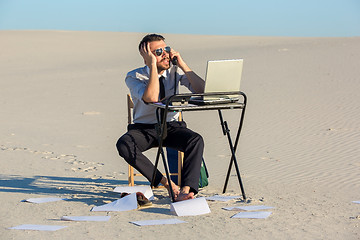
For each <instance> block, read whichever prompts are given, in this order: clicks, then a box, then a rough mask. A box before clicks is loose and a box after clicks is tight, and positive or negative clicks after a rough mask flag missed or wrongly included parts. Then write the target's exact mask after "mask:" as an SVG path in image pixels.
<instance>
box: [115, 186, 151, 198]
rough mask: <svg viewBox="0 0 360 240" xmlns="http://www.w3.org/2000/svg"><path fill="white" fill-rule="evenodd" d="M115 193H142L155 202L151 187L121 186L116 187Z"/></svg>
mask: <svg viewBox="0 0 360 240" xmlns="http://www.w3.org/2000/svg"><path fill="white" fill-rule="evenodd" d="M114 192H119V193H122V192H127V193H136V192H142V193H143V194H144V195H145V197H146V198H147V199H149V200H150V201H151V200H154V194H153V191H152V189H151V187H150V186H148V185H147V186H133V187H130V186H120V187H116V188H115V189H114Z"/></svg>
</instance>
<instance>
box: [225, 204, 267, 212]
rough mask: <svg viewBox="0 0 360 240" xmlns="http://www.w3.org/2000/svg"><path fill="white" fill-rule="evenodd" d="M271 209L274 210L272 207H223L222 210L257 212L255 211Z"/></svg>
mask: <svg viewBox="0 0 360 240" xmlns="http://www.w3.org/2000/svg"><path fill="white" fill-rule="evenodd" d="M272 208H274V207H269V206H264V205H257V206H238V207H224V208H223V209H225V210H228V211H237V210H244V211H257V210H266V209H272Z"/></svg>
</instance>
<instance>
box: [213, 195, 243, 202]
mask: <svg viewBox="0 0 360 240" xmlns="http://www.w3.org/2000/svg"><path fill="white" fill-rule="evenodd" d="M238 198H241V196H221V195H214V196H212V197H206V200H209V201H222V202H227V201H229V200H232V199H238Z"/></svg>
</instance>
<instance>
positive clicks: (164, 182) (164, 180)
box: [160, 177, 180, 199]
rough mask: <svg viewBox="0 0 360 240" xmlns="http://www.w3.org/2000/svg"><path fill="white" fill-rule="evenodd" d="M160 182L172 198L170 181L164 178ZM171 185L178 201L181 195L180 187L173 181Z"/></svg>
mask: <svg viewBox="0 0 360 240" xmlns="http://www.w3.org/2000/svg"><path fill="white" fill-rule="evenodd" d="M160 182H161V184H162V185H164V187H165V188H166V189H167V190H168V192H169V195H170V196H171V194H170V187H169V183H168V180H167V179H166V178H165V177H163V178H162V179H161V181H160ZM170 183H171V189H172V191H173V193H174V198H175V199H176V198H177V197H178V196H179V194H180V190H179V186H177V185H176V184H175V183H174V182H173V181H170Z"/></svg>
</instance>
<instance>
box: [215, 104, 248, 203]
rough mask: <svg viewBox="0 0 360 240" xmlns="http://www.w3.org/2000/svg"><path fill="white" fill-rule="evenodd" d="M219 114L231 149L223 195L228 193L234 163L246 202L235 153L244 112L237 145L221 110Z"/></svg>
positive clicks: (238, 134)
mask: <svg viewBox="0 0 360 240" xmlns="http://www.w3.org/2000/svg"><path fill="white" fill-rule="evenodd" d="M218 112H219V118H220V122H221V127H222V130H223V134H224V135H226V136H227V138H228V143H229V147H230V151H231V160H230V165H229V168H228V172H227V175H226V179H225V185H224V189H223V193H225V192H226V187H227V184H228V181H229V177H230V172H231V167H232V164H233V163H234V165H235V169H236V174H237V176H238V181H239V184H240V189H241V193H242V196H243V198H244V200H246V195H245V190H244V186H243V184H242V181H241V176H240V170H239V166H238V163H237V160H236V156H235V151H236V147H237V145H238V140H239V136H240V130H241V126H242V120H243V113H244V110H243V113H242V117H241V121H240V126H239V129H238V133H237V136H236V141H235V145H233V143H232V140H231V136H230V129H229V127H228V125H227V122H226V121H224V120H223V117H222V114H221V110H218Z"/></svg>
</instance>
